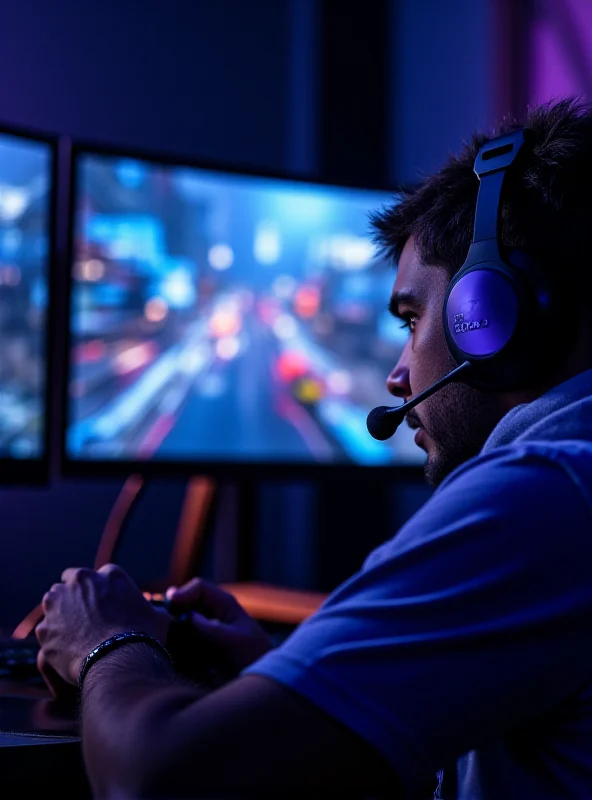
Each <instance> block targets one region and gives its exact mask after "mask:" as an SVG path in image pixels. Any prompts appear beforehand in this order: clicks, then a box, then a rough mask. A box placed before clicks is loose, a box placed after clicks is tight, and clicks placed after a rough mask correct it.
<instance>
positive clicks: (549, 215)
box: [371, 97, 592, 279]
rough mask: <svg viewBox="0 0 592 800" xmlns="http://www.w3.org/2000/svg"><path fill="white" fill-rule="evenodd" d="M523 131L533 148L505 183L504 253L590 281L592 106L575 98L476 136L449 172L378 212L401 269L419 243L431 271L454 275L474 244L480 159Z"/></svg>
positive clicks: (388, 251) (385, 242) (383, 240)
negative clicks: (408, 247) (407, 251)
mask: <svg viewBox="0 0 592 800" xmlns="http://www.w3.org/2000/svg"><path fill="white" fill-rule="evenodd" d="M523 126H526V127H527V128H528V129H529V134H528V138H527V139H526V144H525V145H524V147H523V150H522V151H521V153H520V156H519V161H518V160H517V161H516V163H515V165H513V167H512V169H511V170H510V171H509V172H508V175H507V178H506V180H505V182H504V189H503V196H502V213H501V216H502V224H501V241H502V245H503V246H504V247H508V248H512V247H520V248H523V249H525V250H528V251H529V252H531V253H532V255H534V256H536V257H537V258H538V259H539V260H540V261H541V262H542V263H543V264H545V265H546V267H547V268H548V269H549V270H551V271H552V273H553V277H555V278H557V277H558V274H557V273H558V272H562V273H563V278H564V279H565V276H566V275H568V274H569V271H572V270H580V275H582V276H583V275H584V274H585V272H584V271H585V270H586V269H587V268H589V267H592V104H589V103H585V102H583V101H581V100H579V99H578V98H574V97H570V98H566V99H563V100H560V101H558V102H552V103H546V104H544V105H541V106H538V107H536V108H531V109H529V111H528V113H527V114H526V118H525V119H524V120H523V121H521V122H518V121H510V120H505V121H504V122H502V124H501V125H500V126H499V127H498V128H497V129H496V130H494V131H493V132H492V133H491V134H490V135H485V134H482V133H475V134H474V135H473V137H472V139H471V141H470V142H468V143H465V145H464V147H463V148H462V150H461V151H460V153H459V154H458V155H455V156H450V157H449V159H448V161H447V162H446V164H445V165H444V166H443V167H442V169H440V170H439V171H438V172H436V173H435V174H434V175H431V176H429V177H426V178H423V179H422V180H421V182H420V183H419V184H418V185H417V186H416V187H414V188H412V189H410V190H403V191H402V193H401V195H400V200H397V201H396V202H395V203H393V204H392V205H391V206H388V207H386V208H385V209H384V210H381V211H377V212H375V213H374V214H373V215H372V217H371V223H372V226H373V231H374V238H375V241H376V243H377V244H378V246H379V249H380V251H381V252H382V253H383V254H385V255H387V256H388V257H390V258H392V259H394V260H395V261H397V260H398V259H399V257H400V255H401V251H402V249H403V247H404V245H405V242H406V241H407V240H408V239H409V237H410V236H413V237H414V241H415V243H416V246H417V247H418V249H419V253H420V256H421V258H422V261H423V262H424V263H425V264H428V265H434V266H439V267H444V268H445V269H446V270H448V272H449V273H450V275H451V276H452V275H454V274H455V272H456V271H457V270H458V269H459V268H460V267H461V266H462V264H463V262H464V261H465V258H466V256H467V253H468V250H469V245H470V243H471V239H472V233H473V223H474V217H475V205H476V201H477V190H478V185H479V181H478V178H477V176H476V175H475V173H474V172H473V164H474V162H475V157H476V155H477V152H478V151H479V149H480V147H481V146H482V145H483V143H484V142H485V141H486V140H487V139H489V138H491V136H497V135H501V134H503V133H508V132H510V131H512V130H516V129H517V128H520V127H523ZM564 270H565V271H564ZM572 274H573V273H572Z"/></svg>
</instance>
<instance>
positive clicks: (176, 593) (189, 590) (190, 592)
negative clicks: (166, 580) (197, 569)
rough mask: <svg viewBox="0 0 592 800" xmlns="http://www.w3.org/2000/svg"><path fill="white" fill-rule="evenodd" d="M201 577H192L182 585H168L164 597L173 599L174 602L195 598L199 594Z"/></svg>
mask: <svg viewBox="0 0 592 800" xmlns="http://www.w3.org/2000/svg"><path fill="white" fill-rule="evenodd" d="M202 583H203V581H202V579H201V578H192V579H191V580H190V581H189V582H188V583H185V584H183V586H169V588H168V589H167V590H166V593H165V597H166V598H167V600H173V599H174V600H175V602H178V603H182V602H185V601H187V600H189V601H191V600H196V599H197V598H198V597H199V596H200V594H201V591H202V589H201V587H202Z"/></svg>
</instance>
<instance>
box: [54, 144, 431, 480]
mask: <svg viewBox="0 0 592 800" xmlns="http://www.w3.org/2000/svg"><path fill="white" fill-rule="evenodd" d="M391 201H392V196H391V195H390V194H389V193H387V192H379V191H370V190H363V189H354V188H346V187H340V186H325V185H321V184H311V183H306V182H301V181H297V180H292V179H281V178H271V177H264V176H261V175H254V174H245V173H235V172H231V171H223V170H218V169H211V168H201V167H198V166H187V165H185V164H182V163H174V162H171V161H167V160H164V159H156V158H154V159H153V158H143V157H142V158H138V157H135V156H130V155H129V154H126V153H123V152H109V151H105V150H103V151H101V150H99V149H92V148H88V147H78V148H75V149H74V164H73V192H72V200H71V203H72V219H71V230H72V248H71V261H72V263H71V270H72V275H71V296H70V306H71V313H70V342H69V372H68V385H67V409H66V430H65V438H64V449H65V452H64V455H65V461H66V466H67V467H68V466H69V467H70V468H72V467H74V468H76V470H77V471H81V470H82V471H84V469H87V468H91V469H92V468H93V467H94V471H96V469H97V468H98V469H99V470H100V469H103V468H105V469H111V468H113V467H116V468H117V467H118V468H120V469H121V470H123V469H134V468H138V469H142V466H143V465H152V466H157V467H159V468H165V467H166V465H171V466H172V465H177V466H179V465H181V466H182V467H187V468H188V469H190V471H208V469H211V468H214V467H221V466H222V467H224V466H226V467H229V466H230V465H233V467H236V466H237V465H239V466H240V465H244V466H248V465H252V466H254V465H257V466H268V467H271V468H276V467H277V468H279V467H280V466H292V467H294V466H295V467H299V466H308V467H310V466H312V465H324V466H352V465H359V466H371V467H392V466H406V467H419V466H420V465H421V464H422V463H423V460H424V454H423V452H422V451H421V450H419V448H417V447H416V445H415V444H414V441H413V434H412V431H410V430H409V429H408V428H407V427H406V426H403V427H401V428H400V429H399V431H398V432H397V434H396V435H395V436H394V437H393V439H391V440H390V441H388V442H377V441H375V440H374V439H372V438H371V437H370V436H369V434H368V432H367V430H366V416H367V414H368V412H369V410H370V409H371V408H373V407H374V406H375V405H381V404H384V403H388V402H389V399H390V398H389V396H388V394H387V392H386V388H385V379H386V376H387V374H388V372H389V371H390V370H391V369H392V366H393V365H394V363H395V362H396V360H397V358H398V356H399V354H400V352H401V350H402V348H403V347H404V344H405V341H406V335H407V334H406V332H405V331H403V330H401V328H400V323H398V322H397V321H396V320H394V319H393V318H392V317H391V316H390V315H389V313H388V311H387V303H388V299H389V296H390V291H391V286H392V283H393V280H394V272H393V269H392V267H391V266H390V265H389V264H388V263H386V261H385V260H384V259H383V258H381V257H379V256H377V255H376V253H375V250H374V247H373V245H372V242H371V239H370V223H369V213H370V212H372V211H373V210H376V209H378V208H380V207H382V206H383V205H384V204H385V203H387V202H391Z"/></svg>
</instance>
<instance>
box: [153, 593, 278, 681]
mask: <svg viewBox="0 0 592 800" xmlns="http://www.w3.org/2000/svg"><path fill="white" fill-rule="evenodd" d="M166 597H167V599H168V600H169V602H170V604H171V608H172V611H173V613H182V612H186V613H188V616H189V621H190V625H191V628H192V633H194V634H195V638H196V641H199V642H200V643H202V644H204V645H208V646H209V649H210V653H211V656H212V661H213V662H214V663H220V664H221V665H222V666H223V668H224V669H225V670H226V671H228V670H230V671H232V672H234V673H238V672H240V671H241V670H242V669H244V668H245V667H248V666H249V665H250V664H252V663H253V662H254V661H256V660H257V659H258V658H260V657H261V656H262V655H264V653H267V651H268V650H270V649H271V642H270V641H269V637H268V636H267V634H266V633H265V631H264V630H263V629H262V628H261V627H260V625H258V624H257V622H255V620H254V619H253V618H252V617H250V616H249V615H248V614H247V612H246V611H245V610H244V608H243V607H242V606H241V605H240V604H239V603H238V602H237V601H236V600H235V599H234V597H233V596H232V595H231V594H229V593H228V592H225V591H224V590H223V589H221V588H220V587H219V586H216V584H214V583H210V582H209V581H205V580H203V579H202V578H193V580H191V581H189V583H186V584H185V585H184V586H181V587H179V588H176V587H174V586H171V587H170V588H169V589H168V590H167V593H166ZM204 649H205V648H204ZM200 651H201V653H202V656H203V649H202V648H200ZM173 656H174V653H173Z"/></svg>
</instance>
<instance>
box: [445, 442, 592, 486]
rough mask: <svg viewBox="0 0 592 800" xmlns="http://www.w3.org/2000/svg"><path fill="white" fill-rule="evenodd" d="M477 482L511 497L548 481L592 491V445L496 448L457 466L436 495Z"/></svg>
mask: <svg viewBox="0 0 592 800" xmlns="http://www.w3.org/2000/svg"><path fill="white" fill-rule="evenodd" d="M474 482H478V483H479V485H481V486H485V487H486V488H489V489H490V490H494V489H498V490H499V489H500V488H502V487H503V488H504V491H506V492H508V493H510V494H514V493H516V492H521V491H523V490H524V488H525V486H529V485H531V484H533V483H534V484H535V485H536V486H538V487H541V486H542V485H544V484H546V483H547V482H551V483H552V484H553V486H554V488H555V490H560V489H561V487H562V485H563V486H564V487H565V488H567V487H568V485H569V484H570V483H572V484H573V483H574V482H575V483H576V485H577V488H578V489H580V490H582V489H583V490H584V491H585V492H586V493H587V492H588V491H590V492H592V442H589V441H585V440H579V439H578V440H568V439H566V440H564V441H544V440H541V441H516V442H513V443H511V444H507V445H503V446H501V447H496V448H492V449H491V450H488V451H486V452H482V453H480V454H479V455H477V456H475V457H474V458H471V459H469V460H468V461H466V462H465V463H464V464H462V465H460V466H459V467H457V468H456V469H455V470H454V471H453V472H452V473H450V475H448V477H447V478H446V479H445V480H444V481H443V482H442V483H441V484H440V486H439V487H438V489H437V491H436V492H435V495H438V494H440V493H445V494H450V493H451V491H452V490H454V491H458V490H459V489H462V488H463V487H466V486H467V485H468V484H471V483H474Z"/></svg>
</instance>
